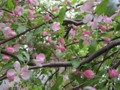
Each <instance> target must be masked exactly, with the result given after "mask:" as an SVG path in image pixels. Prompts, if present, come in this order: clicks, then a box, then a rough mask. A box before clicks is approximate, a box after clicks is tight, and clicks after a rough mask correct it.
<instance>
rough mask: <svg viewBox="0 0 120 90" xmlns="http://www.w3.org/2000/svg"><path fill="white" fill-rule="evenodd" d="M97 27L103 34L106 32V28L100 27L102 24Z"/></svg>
mask: <svg viewBox="0 0 120 90" xmlns="http://www.w3.org/2000/svg"><path fill="white" fill-rule="evenodd" d="M98 27H99V28H100V29H101V30H100V31H101V32H102V33H103V32H105V31H106V30H107V27H106V26H104V25H102V24H99V25H98Z"/></svg>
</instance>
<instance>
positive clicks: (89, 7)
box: [80, 2, 94, 12]
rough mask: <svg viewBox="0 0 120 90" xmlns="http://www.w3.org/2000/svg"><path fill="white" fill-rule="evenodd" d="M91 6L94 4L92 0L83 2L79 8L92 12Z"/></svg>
mask: <svg viewBox="0 0 120 90" xmlns="http://www.w3.org/2000/svg"><path fill="white" fill-rule="evenodd" d="M93 6H94V2H85V3H84V4H83V5H82V6H81V8H80V9H81V11H82V12H92V7H93Z"/></svg>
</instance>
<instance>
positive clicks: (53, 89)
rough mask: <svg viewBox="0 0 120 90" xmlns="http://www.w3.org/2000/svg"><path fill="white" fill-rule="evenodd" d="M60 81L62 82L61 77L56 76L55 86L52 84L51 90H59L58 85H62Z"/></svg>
mask: <svg viewBox="0 0 120 90" xmlns="http://www.w3.org/2000/svg"><path fill="white" fill-rule="evenodd" d="M62 81H63V78H62V76H58V77H57V79H56V81H55V84H54V86H53V87H52V88H51V90H60V89H59V87H60V85H61V84H62V83H63V82H62Z"/></svg>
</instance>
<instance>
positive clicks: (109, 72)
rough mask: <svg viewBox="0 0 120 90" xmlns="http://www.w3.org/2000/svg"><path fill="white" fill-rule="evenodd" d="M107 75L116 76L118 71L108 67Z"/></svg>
mask: <svg viewBox="0 0 120 90" xmlns="http://www.w3.org/2000/svg"><path fill="white" fill-rule="evenodd" d="M108 75H109V77H110V78H118V76H119V73H118V71H117V70H116V69H109V71H108Z"/></svg>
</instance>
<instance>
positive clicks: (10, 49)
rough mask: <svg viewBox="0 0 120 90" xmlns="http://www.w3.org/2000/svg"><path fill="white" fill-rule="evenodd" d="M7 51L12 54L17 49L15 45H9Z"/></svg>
mask: <svg viewBox="0 0 120 90" xmlns="http://www.w3.org/2000/svg"><path fill="white" fill-rule="evenodd" d="M6 52H7V53H10V54H12V53H14V52H15V50H14V48H13V47H7V48H6Z"/></svg>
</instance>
